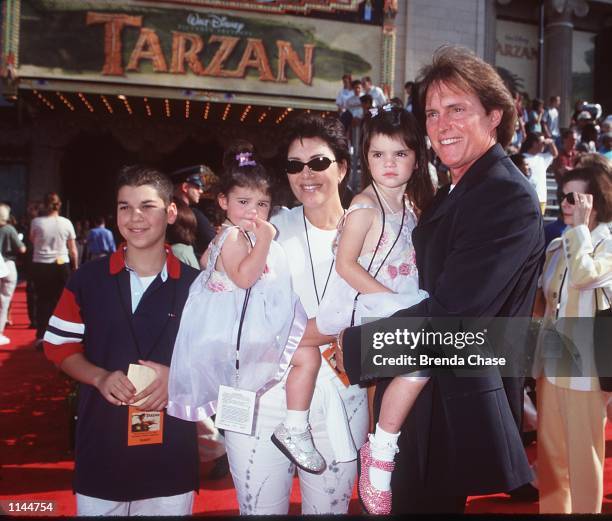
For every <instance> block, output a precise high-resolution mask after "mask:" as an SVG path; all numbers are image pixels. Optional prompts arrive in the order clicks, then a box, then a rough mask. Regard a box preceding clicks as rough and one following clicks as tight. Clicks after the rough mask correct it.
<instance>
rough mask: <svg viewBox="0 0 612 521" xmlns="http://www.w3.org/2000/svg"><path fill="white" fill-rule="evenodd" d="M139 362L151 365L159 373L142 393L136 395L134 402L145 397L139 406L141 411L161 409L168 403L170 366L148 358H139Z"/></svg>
mask: <svg viewBox="0 0 612 521" xmlns="http://www.w3.org/2000/svg"><path fill="white" fill-rule="evenodd" d="M138 363H139V364H141V365H144V366H146V367H150V368H151V369H153V370H154V371H155V373H156V374H157V378H155V380H154V381H153V382H152V383H151V384H150V385H149V386H147V387H146V388H145V389H143V390H142V391H141V392H140V393H138V394H137V395H136V396H134V399H133V400H132V403H133V402H137V401H139V400H141V399H143V398H146V400H145V401H144V402H143V403H142V404H141V405H139V406H138V409H140V410H141V411H161V410H162V409H164V408H165V407H166V406H167V405H168V377H169V375H170V368H169V367H168V366H167V365H162V364H158V363H157V362H151V361H148V360H138Z"/></svg>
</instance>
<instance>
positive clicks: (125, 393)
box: [93, 371, 136, 405]
mask: <svg viewBox="0 0 612 521" xmlns="http://www.w3.org/2000/svg"><path fill="white" fill-rule="evenodd" d="M93 385H94V386H95V388H96V389H98V391H99V392H100V394H101V395H102V396H104V398H105V399H106V400H108V401H109V402H110V403H112V404H113V405H123V404H124V403H127V404H128V405H129V404H131V403H134V394H135V393H136V388H135V387H134V386H133V385H132V382H130V380H129V379H128V377H127V376H126V375H125V373H123V372H122V371H113V372H112V373H111V372H110V371H104V372H102V373H100V375H99V376H97V377H96V378H95V380H94V382H93Z"/></svg>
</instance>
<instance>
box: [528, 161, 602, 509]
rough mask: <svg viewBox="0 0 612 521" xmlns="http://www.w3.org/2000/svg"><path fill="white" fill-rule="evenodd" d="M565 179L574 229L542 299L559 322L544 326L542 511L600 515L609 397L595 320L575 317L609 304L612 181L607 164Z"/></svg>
mask: <svg viewBox="0 0 612 521" xmlns="http://www.w3.org/2000/svg"><path fill="white" fill-rule="evenodd" d="M562 183H563V184H562V185H561V190H562V193H563V196H562V200H561V211H562V216H563V220H564V222H565V224H566V225H567V228H566V229H565V231H564V232H563V234H562V236H561V237H559V238H557V239H555V240H553V241H552V242H551V243H550V245H549V246H548V249H547V251H546V261H545V264H544V271H543V274H542V278H541V283H542V287H541V290H540V291H539V292H538V299H537V301H536V315H540V314H541V310H542V308H543V307H544V304H545V309H544V318H545V321H547V322H549V324H551V325H553V326H554V330H552V331H551V328H543V329H542V331H541V334H540V337H539V343H538V352H537V353H536V364H537V365H536V370H535V372H534V376H535V377H537V378H538V383H537V398H538V481H539V489H540V513H567V514H572V513H599V512H601V503H602V498H603V465H604V457H605V425H606V404H607V401H608V394H607V393H606V392H604V391H602V390H601V387H600V384H599V381H598V378H597V372H596V371H595V357H594V349H593V347H594V342H593V326H592V321H579V320H572V319H573V318H574V317H576V318H577V317H588V318H592V317H594V316H595V313H596V311H597V310H603V309H607V308H609V307H610V299H612V234H611V224H610V221H611V220H612V179H611V178H610V176H609V174H608V173H607V172H606V171H605V170H604V169H601V168H577V169H574V170H571V171H568V172H567V173H566V174H565V175H564V177H563V181H562ZM538 304H539V305H538ZM538 308H539V309H538ZM560 319H566V320H560ZM609 340H610V339H609V338H608V342H609ZM600 347H601V346H600ZM607 347H608V348H609V347H610V346H609V345H608V346H607ZM607 371H608V373H606V376H612V373H611V372H610V368H607Z"/></svg>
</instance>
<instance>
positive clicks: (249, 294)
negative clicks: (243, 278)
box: [228, 219, 253, 387]
mask: <svg viewBox="0 0 612 521" xmlns="http://www.w3.org/2000/svg"><path fill="white" fill-rule="evenodd" d="M228 220H229V219H228ZM230 222H231V221H230ZM244 235H245V237H246V238H247V239H248V241H249V244H250V245H251V249H252V248H253V242H252V241H251V238H250V237H249V235H248V234H247V233H245V234H244ZM250 296H251V288H248V289H247V290H246V292H245V295H244V303H243V304H242V312H241V313H240V323H239V324H238V338H237V339H236V387H238V376H239V371H240V339H241V338H242V326H243V325H244V317H245V315H246V309H247V303H248V302H249V297H250Z"/></svg>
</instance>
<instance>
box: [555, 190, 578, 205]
mask: <svg viewBox="0 0 612 521" xmlns="http://www.w3.org/2000/svg"><path fill="white" fill-rule="evenodd" d="M564 199H567V202H568V204H576V199H575V198H574V192H569V193H567V194H563V196H562V197H561V201H559V204H561V203H562V202H563V200H564Z"/></svg>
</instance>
